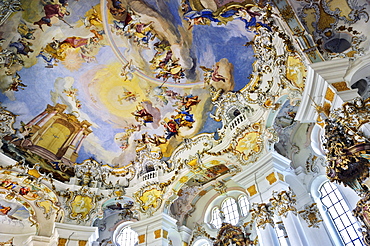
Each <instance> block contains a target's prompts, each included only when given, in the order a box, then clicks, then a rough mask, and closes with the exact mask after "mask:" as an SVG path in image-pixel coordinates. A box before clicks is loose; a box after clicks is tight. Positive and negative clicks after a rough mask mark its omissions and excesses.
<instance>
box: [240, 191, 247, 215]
mask: <svg viewBox="0 0 370 246" xmlns="http://www.w3.org/2000/svg"><path fill="white" fill-rule="evenodd" d="M238 202H239V207H240V211H241V212H242V216H247V215H248V212H249V202H248V198H247V197H246V196H240V197H239V199H238Z"/></svg>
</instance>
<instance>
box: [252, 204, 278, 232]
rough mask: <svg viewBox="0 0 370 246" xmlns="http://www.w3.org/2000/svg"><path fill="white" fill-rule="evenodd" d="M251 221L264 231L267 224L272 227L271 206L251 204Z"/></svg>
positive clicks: (272, 212)
mask: <svg viewBox="0 0 370 246" xmlns="http://www.w3.org/2000/svg"><path fill="white" fill-rule="evenodd" d="M251 213H252V221H254V222H256V226H257V227H258V228H262V229H265V227H266V225H267V224H271V226H272V227H273V226H274V211H273V208H272V207H271V204H267V203H254V204H252V209H251Z"/></svg>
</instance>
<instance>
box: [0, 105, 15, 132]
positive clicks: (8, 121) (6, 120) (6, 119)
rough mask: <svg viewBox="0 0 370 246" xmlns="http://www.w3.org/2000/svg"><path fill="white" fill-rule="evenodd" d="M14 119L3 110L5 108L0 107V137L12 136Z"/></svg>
mask: <svg viewBox="0 0 370 246" xmlns="http://www.w3.org/2000/svg"><path fill="white" fill-rule="evenodd" d="M15 117H16V115H14V114H13V113H12V112H10V111H8V110H6V109H5V107H2V106H0V136H1V137H4V136H5V135H9V134H14V133H15V129H14V128H13V124H14V122H15Z"/></svg>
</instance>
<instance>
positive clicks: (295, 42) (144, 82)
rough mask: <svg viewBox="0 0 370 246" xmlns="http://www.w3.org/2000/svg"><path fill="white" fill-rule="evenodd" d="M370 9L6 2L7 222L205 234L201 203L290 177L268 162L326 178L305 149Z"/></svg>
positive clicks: (305, 3) (0, 63)
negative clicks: (200, 226) (165, 219)
mask: <svg viewBox="0 0 370 246" xmlns="http://www.w3.org/2000/svg"><path fill="white" fill-rule="evenodd" d="M334 3H335V4H334ZM368 12H369V3H368V1H367V2H366V1H347V0H338V1H331V0H320V1H318V0H295V1H293V0H292V1H287V0H272V1H268V0H246V1H242V0H34V1H27V0H7V1H0V90H1V91H0V152H1V153H0V158H1V159H0V220H2V221H10V220H17V221H18V222H19V223H20V225H21V224H23V225H26V226H25V229H24V230H25V231H27V230H29V231H31V232H32V233H33V232H34V231H37V233H38V234H40V235H51V233H52V231H51V230H52V229H53V228H54V222H58V223H60V225H62V224H73V225H81V226H91V225H93V226H97V227H99V239H97V240H98V242H99V243H100V244H99V245H111V244H113V241H114V240H113V237H114V231H115V230H116V229H117V228H120V227H121V225H122V223H126V222H129V221H131V222H138V221H139V222H140V221H143V220H145V219H148V218H150V217H152V216H157V215H159V214H167V215H168V216H170V217H172V218H175V219H176V220H177V222H176V223H177V225H179V226H181V225H186V226H189V225H190V227H189V228H191V227H192V228H197V226H196V225H197V223H198V222H200V219H199V218H200V217H199V216H198V215H201V214H203V212H204V211H205V210H206V206H208V205H209V203H207V202H208V201H207V202H205V203H204V201H206V200H207V199H209V201H211V200H212V199H213V198H212V197H216V196H223V195H226V196H227V194H228V193H230V192H233V194H234V195H235V196H236V195H237V194H244V195H249V197H253V196H255V198H256V199H257V194H258V193H260V190H259V188H263V186H265V185H267V184H269V185H272V184H274V183H275V182H277V181H279V182H280V181H284V182H286V181H287V180H286V179H285V177H284V174H282V173H280V171H279V172H275V171H273V172H270V171H266V170H269V169H268V168H269V166H268V165H270V160H275V158H276V160H278V159H279V165H280V164H281V165H282V168H283V167H284V173H285V172H288V171H289V172H290V171H293V169H294V170H295V169H300V170H301V171H302V172H306V174H309V175H311V174H312V175H314V176H315V175H316V174H319V171H320V174H321V173H322V174H324V173H325V171H324V169H325V160H324V157H319V156H318V155H317V154H320V153H321V152H320V153H314V152H315V151H316V150H313V149H312V148H313V147H312V144H311V143H313V141H314V140H315V139H314V137H315V136H314V133H315V132H319V130H318V128H320V129H321V130H322V129H324V125H325V124H326V123H325V122H324V121H323V119H325V117H328V116H329V115H330V112H332V111H333V109H334V108H335V107H336V106H337V105H339V104H340V100H342V99H343V98H342V96H343V95H347V96H348V95H352V94H350V93H352V92H353V94H356V91H355V90H350V88H349V87H351V86H352V85H353V84H350V83H349V82H348V81H344V80H346V79H347V78H345V77H341V78H340V79H339V77H340V75H338V76H337V75H335V76H337V77H335V76H334V73H336V72H337V71H339V70H344V69H342V67H341V66H342V65H341V64H342V63H343V64H344V63H346V64H347V65H348V66H349V67H351V66H352V65H353V64H354V66H360V65H361V64H360V63H362V62H363V61H364V60H365V59H367V58H368V55H367V56H365V54H366V49H368V46H369V40H367V39H366V36H369V35H370V29H369V28H368V25H367V24H368V19H369V15H368ZM356 59H358V60H356ZM323 61H325V62H324V63H325V64H324V63H320V62H323ZM326 62H327V63H326ZM315 63H316V64H315ZM321 64H324V65H325V66H323V68H321V67H319V66H320V65H321ZM326 64H334V65H335V64H339V65H340V66H339V65H338V67H335V68H334V69H331V68H330V69H329V65H326ZM347 65H346V66H347ZM335 66H337V65H335ZM318 67H319V68H318ZM343 67H344V66H343ZM326 68H328V70H330V71H328V74H329V75H330V76H331V75H333V77H335V79H334V78H333V79H331V77H330V76H329V75H327V74H324V75H325V76H329V77H330V78H329V80H328V79H327V78H324V75H323V74H321V73H319V71H321V69H322V70H325V69H326ZM366 68H367V67H366ZM335 69H336V70H335ZM346 69H347V67H346ZM351 69H352V68H351ZM317 70H319V71H317ZM333 71H335V72H333ZM325 72H326V71H325ZM341 72H343V71H341ZM343 73H344V72H343ZM364 73H365V72H364ZM321 75H322V77H323V78H321V77H320V76H321ZM343 76H344V75H343ZM319 77H320V78H319ZM354 77H355V76H354ZM364 78H366V81H365V79H363V81H362V80H360V82H361V81H362V82H361V83H360V85H361V86H363V87H365V86H364V84H366V85H368V83H370V82H369V79H368V78H369V76H368V74H367V75H366V76H365V77H364ZM336 79H338V80H336ZM326 80H327V81H326ZM334 80H335V81H334ZM351 82H354V83H355V81H351ZM343 84H344V85H343ZM336 85H337V86H336ZM361 86H358V87H359V88H360V87H361ZM343 87H345V88H344V89H343ZM353 88H354V87H353ZM366 88H368V87H366ZM366 88H365V89H366ZM342 89H343V90H342ZM365 89H363V91H361V92H359V95H368V94H369V93H370V92H369V91H368V89H366V90H367V91H364V90H365ZM347 93H348V94H347ZM361 93H362V94H361ZM356 95H357V94H356ZM311 96H312V98H311ZM348 97H350V96H348ZM364 99H365V98H364ZM343 100H344V99H343ZM367 100H368V99H367ZM366 102H367V101H366ZM311 103H313V104H314V105H313V104H311ZM365 104H366V103H364V105H365ZM358 105H359V104H358ZM361 105H362V104H361ZM366 105H367V104H366ZM313 106H314V107H315V108H314V107H313ZM347 106H348V105H347ZM349 107H350V109H351V108H352V109H353V108H354V107H355V106H354V105H349ZM356 107H357V106H356ZM315 109H316V110H319V114H316V111H315ZM356 112H357V111H356ZM357 113H358V112H357ZM364 115H365V114H364ZM351 117H352V116H351ZM361 117H363V118H364V119H365V118H366V117H365V116H361ZM366 119H367V118H366ZM315 121H316V122H315ZM366 122H367V121H366ZM315 123H317V124H315ZM335 129H337V128H335ZM321 130H320V131H321ZM316 137H317V138H319V135H318V133H317V136H316ZM361 146H362V145H361ZM361 146H359V147H361ZM366 146H367V145H366ZM329 147H330V146H329ZM362 147H363V146H362ZM321 154H322V153H321ZM275 155H276V156H275ZM358 155H360V153H358ZM283 157H286V158H287V159H289V160H290V162H288V160H287V161H285V160H283ZM271 158H272V159H271ZM364 158H365V157H364ZM280 159H281V160H280ZM280 161H281V163H280ZM271 163H272V162H271ZM265 164H266V165H265ZM334 164H335V163H334ZM334 164H333V165H334ZM258 165H261V166H262V165H263V166H264V168H265V167H266V169H263V168H262V169H260V168H257V167H258ZM285 168H286V169H285ZM257 169H258V170H257ZM282 170H283V169H281V172H283V171H282ZM301 171H299V173H300V172H301ZM257 172H258V175H257ZM257 176H258V177H257ZM297 177H298V172H297ZM239 179H240V180H241V179H243V180H244V181H245V184H247V183H248V184H249V183H250V184H252V183H253V182H255V184H256V185H254V184H253V185H250V186H249V187H242V186H241V185H240V184H238V182H239V181H240V180H239ZM247 179H249V181H248V180H247ZM252 179H253V180H254V181H253V180H252ZM258 180H261V182H262V183H261V184H262V186H261V187H258V186H257V183H258V182H260V181H258ZM244 181H243V182H244ZM257 181H258V182H257ZM304 182H306V179H305V181H304ZM308 183H309V182H307V184H308ZM269 192H270V191H269ZM258 196H260V194H259V195H258ZM261 197H262V196H261ZM261 201H262V198H261ZM205 204H208V205H205ZM199 205H200V206H199ZM202 216H203V215H202ZM158 218H159V217H158ZM174 223H175V222H174ZM35 225H36V226H35ZM40 225H42V226H40ZM58 226H59V225H58ZM195 230H196V229H195ZM159 233H160V232H159ZM163 233H164V232H163ZM63 237H66V236H65V235H63ZM67 237H68V236H67ZM64 239H66V238H64ZM6 240H7V239H6ZM17 240H18V239H17ZM19 240H20V239H19ZM112 240H113V241H112ZM103 243H106V244H103ZM142 243H143V242H142Z"/></svg>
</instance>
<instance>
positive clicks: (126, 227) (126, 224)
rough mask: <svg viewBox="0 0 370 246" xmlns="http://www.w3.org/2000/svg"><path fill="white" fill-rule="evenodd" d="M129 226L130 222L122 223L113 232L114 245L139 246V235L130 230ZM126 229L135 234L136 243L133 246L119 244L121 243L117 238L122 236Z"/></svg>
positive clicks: (131, 245) (123, 245)
mask: <svg viewBox="0 0 370 246" xmlns="http://www.w3.org/2000/svg"><path fill="white" fill-rule="evenodd" d="M131 224H132V222H131V223H123V224H122V225H121V226H119V227H118V228H117V229H116V230H115V233H114V234H113V240H114V244H115V245H117V246H136V245H139V234H138V233H137V232H136V231H135V230H134V229H132V228H131ZM126 229H129V230H130V231H131V232H134V233H135V234H136V241H135V242H134V243H133V244H130V245H125V244H121V243H122V242H120V241H119V237H120V235H121V234H122V231H124V230H126Z"/></svg>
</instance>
